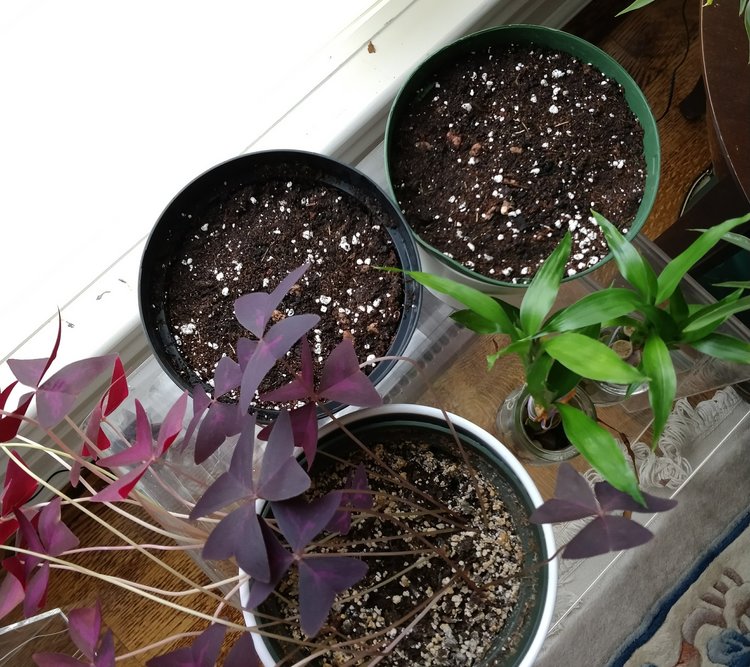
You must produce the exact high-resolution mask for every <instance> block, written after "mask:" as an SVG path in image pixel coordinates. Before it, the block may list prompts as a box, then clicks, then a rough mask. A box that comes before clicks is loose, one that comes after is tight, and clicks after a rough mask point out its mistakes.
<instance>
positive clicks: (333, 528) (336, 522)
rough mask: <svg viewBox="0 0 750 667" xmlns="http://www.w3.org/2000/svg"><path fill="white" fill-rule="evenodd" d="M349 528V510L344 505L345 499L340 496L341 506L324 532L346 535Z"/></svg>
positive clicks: (350, 524)
mask: <svg viewBox="0 0 750 667" xmlns="http://www.w3.org/2000/svg"><path fill="white" fill-rule="evenodd" d="M351 527H352V515H351V509H350V508H349V506H348V505H347V504H346V498H345V497H344V495H343V494H342V496H341V505H339V507H338V509H337V510H336V512H335V513H334V515H333V517H332V518H331V520H330V521H329V522H328V523H327V524H326V527H325V530H326V532H328V533H339V534H340V535H346V534H347V533H348V532H349V529H350V528H351Z"/></svg>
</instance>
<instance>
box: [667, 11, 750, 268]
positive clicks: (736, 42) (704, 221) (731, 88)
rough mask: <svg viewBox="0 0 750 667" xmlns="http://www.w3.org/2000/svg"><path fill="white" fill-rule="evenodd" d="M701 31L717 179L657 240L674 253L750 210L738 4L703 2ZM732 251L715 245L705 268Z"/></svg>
mask: <svg viewBox="0 0 750 667" xmlns="http://www.w3.org/2000/svg"><path fill="white" fill-rule="evenodd" d="M696 1H701V0H696ZM700 32H701V58H702V61H703V83H704V85H705V91H706V122H707V124H708V130H709V131H708V137H709V146H710V149H711V161H712V163H713V171H714V179H713V185H712V187H710V188H707V189H706V191H705V192H704V193H703V194H702V196H700V198H699V199H698V200H697V201H696V202H695V204H694V205H693V206H692V208H690V209H689V210H688V211H686V212H685V213H684V214H683V215H682V216H681V217H680V219H679V220H678V221H677V222H676V223H675V224H674V225H673V226H672V227H670V228H669V229H668V230H667V231H665V232H664V233H663V234H662V235H661V236H659V237H658V238H657V239H656V242H657V244H658V245H659V246H660V247H661V248H662V249H663V250H664V251H665V252H666V253H667V254H668V255H670V256H672V257H674V256H675V255H676V254H677V253H679V252H680V251H682V250H684V248H685V247H686V246H687V245H688V244H689V243H690V242H691V241H692V240H693V239H694V238H695V235H694V234H691V233H687V230H690V229H697V228H706V227H709V226H711V225H714V224H716V223H718V222H721V221H722V220H725V219H728V218H732V217H737V216H740V215H743V214H745V213H747V212H748V211H750V64H748V37H747V35H746V34H745V29H744V26H743V23H742V17H741V16H739V15H738V13H737V2H736V1H733V0H715V1H714V4H713V5H710V6H703V7H702V8H701V26H700ZM743 231H747V230H743ZM732 251H733V248H732V247H728V248H727V247H723V248H722V247H719V248H717V249H716V251H715V253H713V254H711V255H709V256H707V257H706V258H705V259H704V262H703V266H705V267H708V266H713V265H715V264H716V263H717V262H718V261H721V259H722V258H723V256H724V255H726V254H727V253H729V252H732ZM700 268H702V267H698V269H699V270H700Z"/></svg>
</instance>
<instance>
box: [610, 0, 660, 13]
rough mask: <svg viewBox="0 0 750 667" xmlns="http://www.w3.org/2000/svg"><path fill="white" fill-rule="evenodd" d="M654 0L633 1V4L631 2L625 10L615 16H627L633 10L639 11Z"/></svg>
mask: <svg viewBox="0 0 750 667" xmlns="http://www.w3.org/2000/svg"><path fill="white" fill-rule="evenodd" d="M653 1H654V0H635V2H632V3H631V4H629V5H628V6H627V7H625V9H623V10H622V11H621V12H618V13H617V14H615V16H622V15H623V14H627V13H628V12H632V11H633V10H635V9H641V7H645V6H646V5H650V4H651V3H652V2H653Z"/></svg>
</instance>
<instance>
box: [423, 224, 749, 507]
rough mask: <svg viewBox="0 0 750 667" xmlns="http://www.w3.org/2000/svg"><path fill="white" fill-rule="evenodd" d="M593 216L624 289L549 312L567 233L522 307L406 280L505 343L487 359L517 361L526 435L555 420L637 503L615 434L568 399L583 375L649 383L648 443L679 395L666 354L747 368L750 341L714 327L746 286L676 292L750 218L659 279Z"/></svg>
mask: <svg viewBox="0 0 750 667" xmlns="http://www.w3.org/2000/svg"><path fill="white" fill-rule="evenodd" d="M592 216H593V219H594V220H595V222H596V223H597V224H598V225H599V226H600V227H601V229H602V232H603V233H604V235H605V237H606V239H607V243H608V244H609V247H610V250H611V251H612V253H613V256H614V260H615V263H616V266H617V269H618V271H619V273H620V274H621V276H622V277H623V279H624V280H625V281H626V282H627V284H628V286H626V287H619V286H615V285H610V286H609V287H606V288H604V289H601V290H599V291H596V292H593V293H590V294H587V295H586V296H584V297H582V298H580V299H579V300H577V301H575V302H574V303H572V304H570V305H568V306H566V307H564V308H561V309H558V310H556V311H553V306H554V304H555V301H556V299H557V296H558V291H559V288H560V283H561V281H562V278H563V272H564V267H565V264H566V261H567V259H568V256H569V254H570V247H571V241H570V236H569V235H568V234H566V236H565V237H564V238H563V240H562V242H561V243H560V245H559V246H558V247H557V248H556V249H555V251H554V252H553V253H552V254H551V255H550V256H549V257H548V258H547V260H546V261H545V262H544V263H543V264H542V266H541V267H540V269H539V271H538V272H537V273H536V275H535V276H534V278H533V279H532V280H531V282H530V283H529V286H528V289H527V291H526V293H525V295H524V298H523V301H522V303H521V306H520V308H517V307H515V306H513V305H510V304H508V303H505V302H503V301H501V300H499V299H495V298H493V297H491V296H488V295H486V294H483V293H481V292H479V291H477V290H475V289H473V288H471V287H468V286H465V285H462V284H459V283H457V282H455V281H453V280H450V279H448V278H444V277H441V276H435V275H432V274H427V273H420V272H412V273H410V275H411V276H412V277H413V278H415V279H416V280H418V281H419V282H420V283H422V284H423V285H424V286H426V287H428V288H430V289H434V290H436V291H439V292H442V293H444V294H447V295H449V296H451V297H452V298H454V299H456V300H457V301H459V302H460V303H462V304H463V305H464V306H466V309H464V310H459V311H457V312H456V313H454V314H453V315H452V317H453V319H454V320H456V321H457V322H458V323H460V324H462V325H464V326H466V327H467V328H469V329H471V330H472V331H475V332H477V333H482V334H504V335H506V336H507V337H508V339H509V340H508V343H507V344H506V345H504V346H503V347H501V348H500V349H498V350H497V351H496V352H494V353H493V354H490V355H489V356H488V358H487V362H488V366H489V368H492V367H493V366H494V364H495V363H496V362H497V360H498V359H500V358H501V357H503V356H505V355H508V354H516V355H518V357H519V358H520V359H521V361H522V363H523V367H524V372H525V378H526V385H527V391H528V394H529V398H528V401H527V402H526V405H525V406H524V409H525V411H526V413H525V415H524V426H525V427H526V429H527V430H530V431H531V432H532V433H534V432H536V433H539V432H544V431H546V430H549V429H550V428H555V427H557V425H558V423H559V424H561V426H562V429H563V431H564V435H565V437H566V438H567V440H568V441H569V443H570V444H571V445H572V446H574V447H575V448H576V449H577V450H578V451H579V452H580V453H581V454H582V455H583V456H584V458H586V460H587V461H588V462H589V463H590V464H591V465H592V467H593V468H595V469H596V470H597V471H598V472H599V474H601V475H602V477H603V478H604V479H606V480H607V481H608V482H609V483H610V484H612V486H614V487H615V488H617V489H619V490H621V491H623V492H625V493H628V494H629V495H631V496H632V497H633V498H635V499H636V500H639V499H641V497H642V496H641V491H640V490H639V487H638V481H637V478H636V475H635V473H634V471H633V469H632V467H631V465H630V463H629V462H628V460H627V458H626V456H625V454H624V452H623V451H622V449H621V448H620V446H619V445H618V444H617V441H616V440H615V438H614V436H613V435H612V433H611V432H610V431H609V430H608V429H607V428H605V427H604V426H603V425H601V424H600V423H598V422H597V421H596V419H595V418H592V417H591V416H589V415H587V414H585V413H584V412H583V411H582V410H581V409H579V408H577V407H575V406H574V405H571V399H572V397H573V396H574V392H575V390H576V388H577V387H578V386H579V383H580V382H581V380H583V379H587V380H593V381H598V382H605V383H613V384H619V385H624V386H625V390H624V391H623V395H625V396H627V395H629V394H630V393H631V392H632V391H635V390H636V388H638V387H641V386H643V385H646V386H647V390H648V396H649V403H650V406H651V409H652V411H653V426H652V435H653V443H654V446H655V445H656V443H657V442H658V440H659V437H660V435H661V433H662V432H663V430H664V427H665V425H666V422H667V418H668V416H669V413H670V411H671V408H672V403H673V402H674V398H675V395H676V384H677V383H676V373H675V368H674V363H673V360H672V357H671V356H670V350H671V349H674V348H678V347H688V348H692V349H694V350H697V351H699V352H701V353H704V354H707V355H710V356H713V357H718V358H720V359H723V360H726V361H730V362H735V363H750V344H748V342H746V341H744V340H740V339H738V338H736V337H733V336H731V335H727V334H724V333H720V332H719V331H718V329H719V327H720V326H721V325H723V324H724V323H725V322H726V321H727V320H728V319H729V318H730V317H731V316H732V315H734V314H735V313H738V312H741V311H743V310H748V309H750V296H743V291H744V289H745V288H746V287H747V286H746V285H741V284H735V283H733V284H728V285H730V286H735V287H736V289H735V290H734V291H733V292H732V293H730V294H729V295H728V296H726V297H724V298H723V299H721V300H719V301H717V302H715V303H712V304H708V305H705V304H688V303H687V302H686V300H685V298H684V296H683V292H682V289H681V288H680V282H681V280H682V279H683V278H684V276H685V275H686V274H687V273H688V271H689V270H690V269H691V268H692V267H693V266H694V265H695V263H696V262H697V261H698V260H700V259H701V258H702V257H703V256H704V255H705V254H706V253H707V252H708V251H709V250H710V249H711V248H713V247H714V246H715V245H716V244H717V243H718V242H719V241H721V240H722V238H724V237H725V236H726V235H727V234H730V240H731V230H732V229H734V228H735V227H737V226H738V225H740V224H742V223H744V222H747V221H748V220H750V215H747V216H744V217H741V218H735V219H732V220H727V221H726V222H724V223H722V224H720V225H716V226H715V227H712V228H711V229H708V230H705V231H703V232H702V233H701V234H700V236H698V238H696V240H695V241H694V242H693V243H692V244H691V245H690V246H689V247H688V248H687V249H686V250H685V251H684V252H683V253H681V254H680V255H678V256H677V257H675V258H673V259H672V260H670V261H669V262H668V263H667V265H666V266H665V267H664V269H663V270H662V271H661V273H660V274H659V275H658V276H657V275H656V273H655V272H654V270H653V268H652V267H651V265H650V264H649V262H648V261H647V260H646V259H645V258H644V257H643V256H642V255H641V254H640V253H639V252H638V250H637V249H636V248H635V246H634V245H633V244H632V243H631V242H630V241H628V240H627V239H625V238H624V237H623V236H622V235H621V234H620V232H619V231H617V229H616V228H615V227H614V226H613V225H612V224H611V223H610V222H609V221H607V220H606V219H605V218H604V217H603V216H601V215H599V214H598V213H596V212H592ZM735 241H736V240H735ZM618 327H619V328H624V329H625V331H626V332H627V337H628V339H629V343H630V346H631V352H632V349H633V348H635V349H636V352H637V353H636V354H631V353H628V354H627V355H624V354H622V353H621V352H618V351H615V349H612V347H611V346H610V345H608V344H607V343H606V342H604V341H603V340H601V332H602V330H603V329H607V328H618ZM615 347H616V346H615Z"/></svg>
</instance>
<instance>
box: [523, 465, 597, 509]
mask: <svg viewBox="0 0 750 667" xmlns="http://www.w3.org/2000/svg"><path fill="white" fill-rule="evenodd" d="M597 514H599V503H598V502H597V500H596V497H595V496H594V492H593V491H592V490H591V487H590V486H589V483H588V482H587V481H586V479H585V477H583V475H581V474H580V473H578V472H577V471H576V470H575V468H573V466H571V465H570V464H569V463H563V464H561V465H560V468H559V469H558V471H557V484H556V485H555V495H554V497H553V498H551V499H550V500H548V501H547V502H545V503H544V504H543V505H541V506H540V507H537V508H536V510H534V512H533V513H532V514H531V517H530V518H529V520H530V521H531V522H532V523H557V522H559V521H573V520H575V519H582V518H584V517H587V516H595V515H597Z"/></svg>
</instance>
